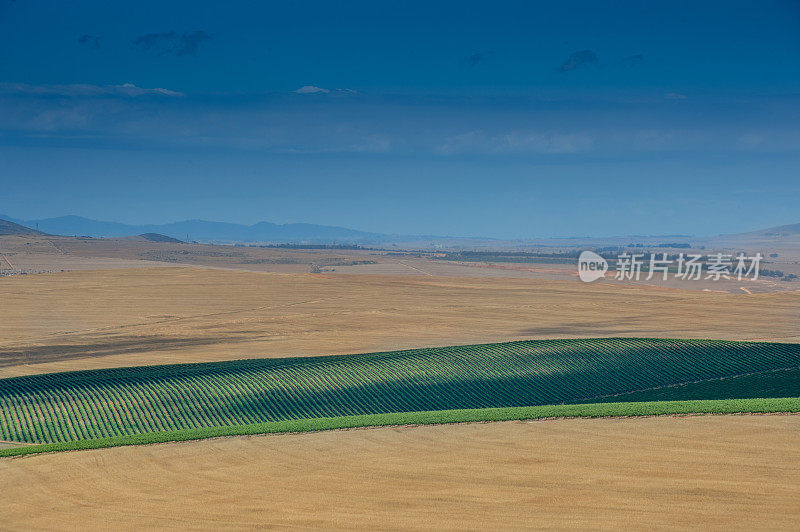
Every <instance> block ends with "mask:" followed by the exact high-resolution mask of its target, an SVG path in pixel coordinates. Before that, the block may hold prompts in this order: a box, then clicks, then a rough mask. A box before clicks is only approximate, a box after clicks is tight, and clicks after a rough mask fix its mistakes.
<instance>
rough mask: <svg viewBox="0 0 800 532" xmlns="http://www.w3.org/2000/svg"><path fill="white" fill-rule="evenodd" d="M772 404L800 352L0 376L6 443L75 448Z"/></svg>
mask: <svg viewBox="0 0 800 532" xmlns="http://www.w3.org/2000/svg"><path fill="white" fill-rule="evenodd" d="M764 397H773V398H782V397H783V398H792V397H793V398H797V397H800V345H798V344H781V343H760V342H728V341H719V340H669V339H648V338H602V339H568V340H530V341H521V342H507V343H499V344H484V345H467V346H451V347H442V348H427V349H412V350H406V351H393V352H384V353H367V354H356V355H342V356H325V357H307V358H284V359H255V360H235V361H229V362H217V363H204V364H180V365H165V366H144V367H133V368H114V369H104V370H92V371H78V372H67V373H51V374H45V375H31V376H25V377H14V378H8V379H0V440H5V441H10V442H18V443H28V444H61V443H64V444H66V443H70V442H77V443H80V442H82V441H87V440H92V441H95V440H101V439H110V440H114V439H115V438H123V439H125V438H130V437H139V436H142V437H144V436H145V435H149V434H154V433H159V434H171V433H182V431H195V430H205V429H209V430H222V429H220V427H242V426H255V425H259V424H263V423H270V422H294V421H295V420H305V421H302V423H310V422H311V421H309V420H316V419H322V418H325V419H333V418H335V419H341V418H343V417H347V418H352V417H353V416H355V417H358V416H370V415H390V414H391V415H408V414H405V413H407V412H413V413H419V412H437V411H456V410H458V411H477V410H485V409H490V410H491V409H498V408H499V409H504V408H514V407H533V406H544V405H569V404H580V403H619V402H636V403H642V402H652V401H668V402H669V401H677V400H713V399H729V400H739V399H748V398H749V399H758V400H761V399H759V398H764ZM625 415H629V414H625ZM630 415H633V414H630ZM297 422H300V421H297ZM402 423H404V422H400V424H402ZM409 423H417V421H409ZM314 430H317V429H314ZM147 437H148V438H150V437H152V436H147ZM126 441H127V440H126Z"/></svg>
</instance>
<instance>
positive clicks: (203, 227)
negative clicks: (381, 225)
mask: <svg viewBox="0 0 800 532" xmlns="http://www.w3.org/2000/svg"><path fill="white" fill-rule="evenodd" d="M0 218H2V219H4V220H8V222H6V223H10V224H11V225H13V226H16V227H20V226H25V227H27V228H31V230H33V229H34V228H37V227H38V230H39V231H40V232H44V233H48V234H51V235H62V236H90V237H95V238H114V237H129V236H135V235H147V234H158V235H165V236H168V237H170V238H174V239H177V240H188V241H192V240H196V241H203V242H309V243H330V242H339V243H345V242H346V243H365V242H371V241H389V240H392V239H398V238H400V237H398V236H392V235H384V234H380V233H368V232H365V231H356V230H355V229H348V228H345V227H335V226H328V225H314V224H303V223H298V224H283V225H279V224H273V223H269V222H259V223H257V224H254V225H241V224H233V223H226V222H209V221H206V220H186V221H182V222H173V223H169V224H161V225H128V224H123V223H118V222H103V221H98V220H91V219H89V218H83V217H81V216H60V217H58V218H45V219H41V220H17V219H14V218H11V217H8V216H3V215H2V214H0ZM9 227H10V226H9ZM31 230H29V231H28V232H29V233H30V232H31ZM20 233H21V231H19V230H18V229H8V231H7V232H6V231H4V230H3V229H2V228H0V234H20Z"/></svg>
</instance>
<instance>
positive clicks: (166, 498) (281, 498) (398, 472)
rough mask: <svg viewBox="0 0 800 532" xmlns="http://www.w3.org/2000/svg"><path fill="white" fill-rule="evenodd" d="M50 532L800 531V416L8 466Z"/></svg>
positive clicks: (119, 453) (3, 465)
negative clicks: (167, 531)
mask: <svg viewBox="0 0 800 532" xmlns="http://www.w3.org/2000/svg"><path fill="white" fill-rule="evenodd" d="M0 491H2V493H3V501H4V502H3V504H2V505H0V522H2V523H3V528H4V529H7V530H34V529H54V528H58V529H73V530H86V529H142V528H159V529H162V528H172V529H208V530H213V529H217V530H218V529H221V528H225V529H252V528H270V527H275V528H303V529H319V528H328V529H331V528H334V529H341V530H356V529H358V530H376V529H382V530H383V529H403V530H414V529H417V530H419V529H428V530H453V529H462V530H463V529H473V530H474V529H484V530H491V529H522V528H533V527H536V528H558V529H568V528H569V529H574V528H578V527H579V528H584V529H587V528H588V529H620V528H623V529H628V528H634V529H645V528H646V529H684V530H685V529H687V528H699V529H706V530H709V529H710V530H742V529H744V530H754V529H771V530H775V529H786V530H793V529H794V530H796V529H797V523H798V520H800V505H798V504H797V501H798V500H800V416H795V415H788V416H786V415H784V416H776V415H773V416H698V417H682V418H666V417H660V418H638V419H593V420H592V419H573V420H550V421H537V422H527V423H524V422H504V423H491V424H469V425H440V426H425V427H396V428H381V429H365V430H350V431H333V432H324V433H312V434H289V435H269V436H256V437H233V438H222V439H215V440H204V441H198V442H188V443H174V444H163V445H152V446H145V447H141V446H139V447H117V448H112V449H104V450H94V451H81V452H71V453H59V454H52V455H39V456H31V457H25V458H18V459H4V460H0Z"/></svg>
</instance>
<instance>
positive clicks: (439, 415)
mask: <svg viewBox="0 0 800 532" xmlns="http://www.w3.org/2000/svg"><path fill="white" fill-rule="evenodd" d="M786 412H800V398H772V399H738V400H737V399H729V400H716V401H715V400H707V401H655V402H647V403H595V404H579V405H545V406H527V407H511V408H482V409H469V410H438V411H433V412H400V413H391V414H371V415H361V416H341V417H332V418H317V419H300V420H292V421H273V422H267V423H253V424H249V425H229V426H224V427H204V428H198V429H188V430H175V431H164V432H152V433H148V434H136V435H131V436H116V437H110V438H97V439H92V440H80V441H72V442H63V443H49V444H42V445H26V446H22V447H12V448H9V449H0V457H8V456H21V455H27V454H36V453H48V452H56V451H77V450H84V449H101V448H106V447H118V446H123V445H146V444H153V443H167V442H179V441H190V440H201V439H206V438H216V437H221V436H243V435H258V434H276V433H301V432H316V431H322V430H336V429H352V428H361V427H385V426H397V425H433V424H447V423H475V422H490V421H515V420H517V421H524V420H536V419H547V418H598V417H638V416H663V415H685V414H743V413H760V414H766V413H786Z"/></svg>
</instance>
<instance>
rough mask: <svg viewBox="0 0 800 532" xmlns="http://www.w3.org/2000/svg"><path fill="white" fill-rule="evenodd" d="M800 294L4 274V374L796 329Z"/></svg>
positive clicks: (461, 281) (188, 272) (788, 338)
mask: <svg viewBox="0 0 800 532" xmlns="http://www.w3.org/2000/svg"><path fill="white" fill-rule="evenodd" d="M798 315H800V292H783V293H768V294H753V295H747V294H744V293H741V294H723V293H713V292H697V291H685V290H675V289H666V288H655V287H645V286H642V287H631V286H623V285H610V284H606V285H599V284H592V285H586V284H583V283H579V282H568V281H545V280H535V279H476V278H467V277H423V276H419V277H412V276H380V275H364V276H357V275H336V274H325V275H311V274H275V273H255V272H243V271H226V270H211V269H192V268H182V267H173V268H148V269H127V270H126V269H120V270H98V271H76V272H65V273H59V274H52V275H51V274H47V275H26V276H18V277H5V278H0V316H2V320H0V377H11V376H15V375H26V374H32V373H49V372H55V371H71V370H82V369H93V368H104V367H106V368H107V367H119V366H139V365H149V364H169V363H183V362H210V361H221V360H232V359H239V358H263V357H288V356H310V355H329V354H347V353H363V352H371V351H389V350H396V349H407V348H415V347H420V346H446V345H456V344H470V343H484V342H503V341H510V340H521V339H531V338H554V337H555V338H558V337H561V338H565V337H584V338H586V337H598V336H640V337H666V338H720V339H727V340H774V341H780V342H792V341H797V340H798V339H800V336H798V335H800V331H798V320H797V316H798Z"/></svg>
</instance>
